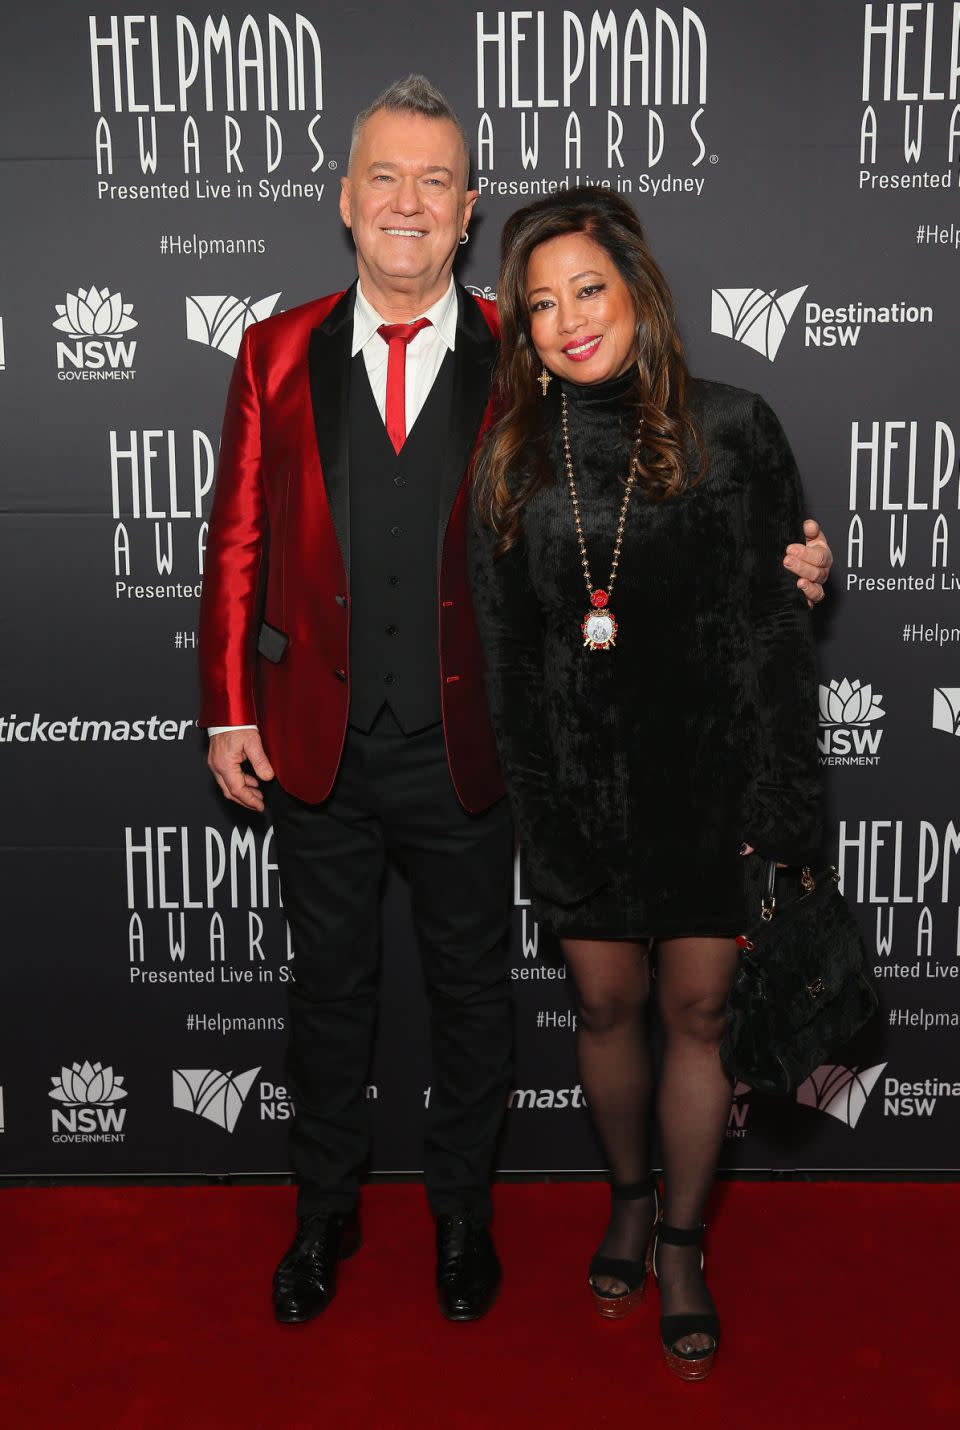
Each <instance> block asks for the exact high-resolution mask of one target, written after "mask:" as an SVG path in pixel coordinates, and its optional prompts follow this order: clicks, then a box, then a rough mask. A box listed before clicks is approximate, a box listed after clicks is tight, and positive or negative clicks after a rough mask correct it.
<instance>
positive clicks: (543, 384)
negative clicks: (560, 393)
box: [537, 368, 553, 397]
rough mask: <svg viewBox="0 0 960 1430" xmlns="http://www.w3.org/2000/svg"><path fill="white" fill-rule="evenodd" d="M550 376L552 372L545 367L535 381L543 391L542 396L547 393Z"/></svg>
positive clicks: (551, 376)
mask: <svg viewBox="0 0 960 1430" xmlns="http://www.w3.org/2000/svg"><path fill="white" fill-rule="evenodd" d="M552 378H553V373H552V372H548V371H547V369H546V368H544V369H543V372H542V373H541V374H540V376H539V377H538V378H537V381H538V382H539V384H540V391H541V392H542V393H543V395H544V397H546V395H547V388H548V387H549V386H550V383H551V380H552Z"/></svg>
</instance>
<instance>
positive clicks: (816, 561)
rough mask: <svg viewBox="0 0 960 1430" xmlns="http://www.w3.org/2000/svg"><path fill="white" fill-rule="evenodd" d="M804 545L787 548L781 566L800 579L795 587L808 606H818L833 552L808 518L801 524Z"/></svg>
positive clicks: (815, 524) (821, 533) (828, 574)
mask: <svg viewBox="0 0 960 1430" xmlns="http://www.w3.org/2000/svg"><path fill="white" fill-rule="evenodd" d="M803 534H804V536H805V537H806V538H807V541H806V545H805V546H800V545H798V544H794V545H792V546H788V547H787V554H786V556H785V557H784V558H783V564H784V566H786V568H787V570H788V571H792V572H793V573H794V575H796V576H798V577H799V578H800V579H799V580H798V581H797V585H798V586H799V587H800V590H801V591H802V592H803V594H804V595H805V596H806V598H807V605H808V606H818V605H819V604H820V602H821V601H822V600H823V597H824V594H825V593H824V589H823V588H824V586H825V585H826V583H827V581H828V580H829V578H830V569H831V567H832V566H833V552H832V551H831V550H830V548H829V546H828V545H827V539H826V537H825V536H824V534H823V532H822V531H821V530H820V527H819V526H818V524H817V523H816V522H815V521H811V520H810V519H809V517H808V518H807V520H806V521H805V522H804V523H803Z"/></svg>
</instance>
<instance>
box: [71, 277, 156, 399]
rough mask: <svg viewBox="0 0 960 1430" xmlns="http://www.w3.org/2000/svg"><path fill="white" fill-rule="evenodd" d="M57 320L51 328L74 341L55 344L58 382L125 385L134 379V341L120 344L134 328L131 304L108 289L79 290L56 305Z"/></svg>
mask: <svg viewBox="0 0 960 1430" xmlns="http://www.w3.org/2000/svg"><path fill="white" fill-rule="evenodd" d="M55 307H56V311H57V313H58V315H59V316H58V317H57V318H56V319H55V320H54V322H53V324H52V326H53V327H54V328H56V330H57V332H60V333H65V334H66V335H67V337H69V338H72V339H73V342H69V343H65V342H64V341H63V339H61V340H60V341H59V342H58V343H57V368H58V377H59V379H60V381H61V382H65V381H69V382H77V381H87V382H89V381H103V380H104V379H111V380H113V381H121V382H126V381H129V380H130V379H132V378H133V377H134V376H135V371H134V366H133V362H134V358H135V357H136V353H137V344H136V342H135V341H130V342H126V341H121V339H122V338H123V335H124V334H125V333H129V332H131V331H132V330H133V329H134V328H135V327H136V326H137V320H136V318H134V317H133V304H132V303H125V302H124V301H123V298H122V296H121V295H120V294H119V293H111V291H110V289H109V288H100V289H98V288H95V287H94V286H93V285H92V284H91V286H90V287H89V288H78V289H77V291H76V293H68V294H67V296H66V301H65V302H63V303H57V304H55Z"/></svg>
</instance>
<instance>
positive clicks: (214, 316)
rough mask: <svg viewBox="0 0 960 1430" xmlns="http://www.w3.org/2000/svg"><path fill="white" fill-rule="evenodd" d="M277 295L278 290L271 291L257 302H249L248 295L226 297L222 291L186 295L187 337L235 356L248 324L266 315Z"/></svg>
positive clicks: (269, 312) (257, 321)
mask: <svg viewBox="0 0 960 1430" xmlns="http://www.w3.org/2000/svg"><path fill="white" fill-rule="evenodd" d="M279 297H280V294H279V293H271V294H270V296H269V297H268V298H259V299H258V300H257V302H256V303H251V301H250V299H249V298H228V297H224V296H223V295H222V294H213V295H208V296H206V297H202V298H188V299H187V337H188V338H189V339H190V341H191V342H193V343H204V344H205V345H206V346H207V347H209V348H216V349H217V350H218V352H222V353H229V354H230V356H231V357H236V355H237V353H238V352H239V351H240V339H241V338H242V337H243V335H244V333H245V332H246V330H247V328H249V327H250V326H251V324H253V323H259V322H260V321H261V319H263V318H269V316H270V314H271V313H272V312H273V309H274V306H275V304H276V301H277V299H278V298H279Z"/></svg>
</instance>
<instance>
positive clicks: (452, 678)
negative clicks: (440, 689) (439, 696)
mask: <svg viewBox="0 0 960 1430" xmlns="http://www.w3.org/2000/svg"><path fill="white" fill-rule="evenodd" d="M459 679H460V677H459V675H448V676H447V684H448V685H455V684H456V683H457V681H458V680H459Z"/></svg>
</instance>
